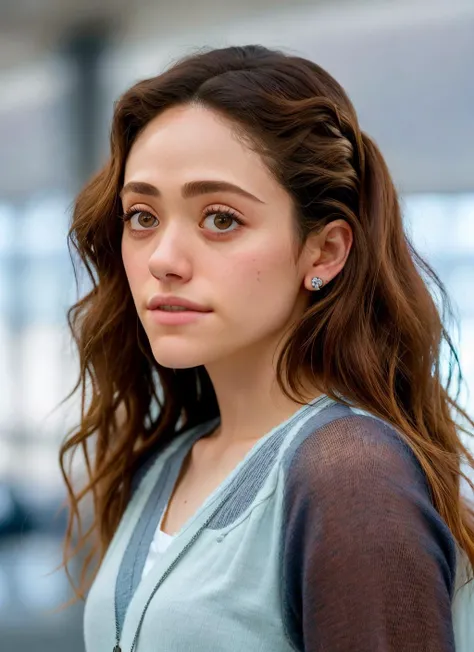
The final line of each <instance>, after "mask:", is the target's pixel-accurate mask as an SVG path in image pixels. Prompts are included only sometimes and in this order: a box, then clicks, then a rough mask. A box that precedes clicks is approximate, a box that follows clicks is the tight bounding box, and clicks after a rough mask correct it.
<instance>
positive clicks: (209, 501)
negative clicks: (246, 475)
mask: <svg viewBox="0 0 474 652" xmlns="http://www.w3.org/2000/svg"><path fill="white" fill-rule="evenodd" d="M326 400H331V399H329V397H328V396H327V395H326V394H321V395H320V396H318V397H316V398H314V399H312V400H311V401H309V402H308V403H305V404H304V405H302V406H301V407H300V408H299V409H298V410H296V412H293V414H292V415H290V416H289V417H288V418H287V419H285V420H284V421H281V422H280V423H279V424H277V425H276V426H274V427H273V428H272V429H271V430H269V431H268V432H267V433H265V434H264V435H262V436H261V437H260V438H259V439H257V441H256V442H255V443H254V444H253V446H251V448H249V450H248V451H247V452H246V453H245V455H244V457H243V458H242V459H241V460H240V461H239V462H238V463H237V464H236V466H235V467H234V468H233V469H232V470H231V471H230V473H229V474H228V475H227V476H226V477H225V478H224V479H223V480H222V481H221V482H220V483H219V484H218V485H217V487H216V488H215V489H214V490H213V491H212V492H211V493H210V494H209V495H208V496H207V497H206V499H205V500H204V501H203V502H202V503H201V505H200V506H199V507H198V508H197V509H196V511H195V512H194V513H193V514H192V515H191V516H190V517H189V518H188V519H187V520H186V521H185V522H184V523H183V525H182V526H181V528H180V529H179V530H178V531H177V532H175V534H173V535H169V534H167V533H166V532H163V534H165V535H167V536H171V538H172V542H171V543H170V545H172V543H173V542H174V541H176V540H178V539H179V537H180V536H181V535H182V534H184V533H185V532H186V531H187V530H188V529H189V527H190V526H191V525H192V524H193V523H194V522H195V521H196V519H198V518H200V516H201V515H202V513H203V512H204V511H205V510H207V509H208V508H210V507H211V505H213V504H214V503H215V502H216V500H218V498H219V496H220V495H221V494H222V493H223V492H224V491H225V489H226V488H227V487H228V485H229V484H230V483H231V482H233V480H234V478H235V477H236V476H237V475H238V474H239V473H240V471H241V470H242V469H243V468H244V467H245V466H246V464H247V463H248V462H249V461H250V460H251V459H252V457H253V456H254V455H255V454H256V453H257V451H258V450H259V449H260V448H261V446H263V445H264V444H265V442H267V441H268V440H269V439H271V437H272V436H274V435H275V434H276V433H278V432H280V430H281V429H282V428H284V427H285V426H288V425H289V424H290V423H291V422H292V421H295V422H296V421H297V420H298V419H299V418H300V417H301V415H302V414H304V412H306V411H307V410H309V409H310V408H312V407H313V406H314V405H318V404H319V403H323V404H324V403H325V402H326ZM219 425H220V419H218V420H217V424H216V421H213V423H212V424H211V427H210V428H209V429H207V428H206V429H205V430H204V431H202V432H198V433H197V435H196V436H195V437H191V438H190V439H189V440H188V441H186V442H185V443H184V444H183V448H184V456H183V457H182V460H181V463H180V465H179V469H178V471H177V475H176V478H175V481H174V483H173V486H172V487H171V492H169V493H168V496H167V497H166V504H165V507H164V510H166V509H167V508H168V504H169V501H170V500H171V496H172V495H173V493H174V491H175V488H176V484H177V482H178V479H179V476H180V474H181V469H182V467H183V464H184V463H185V461H186V459H187V457H188V455H189V454H190V452H191V450H192V447H193V446H194V444H196V443H197V442H198V441H199V440H200V439H203V438H204V437H207V436H209V435H210V434H211V433H212V432H213V431H214V430H215V429H216V428H218V427H219ZM183 448H180V449H178V451H177V452H181V453H182V452H183ZM163 514H164V511H163V513H162V515H163ZM160 522H161V518H160Z"/></svg>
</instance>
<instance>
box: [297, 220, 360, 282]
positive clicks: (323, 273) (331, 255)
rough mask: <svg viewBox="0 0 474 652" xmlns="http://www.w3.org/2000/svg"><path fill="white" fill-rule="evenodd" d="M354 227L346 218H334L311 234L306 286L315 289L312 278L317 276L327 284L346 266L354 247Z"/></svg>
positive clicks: (308, 242) (306, 251)
mask: <svg viewBox="0 0 474 652" xmlns="http://www.w3.org/2000/svg"><path fill="white" fill-rule="evenodd" d="M352 241H353V234H352V229H351V227H350V226H349V224H348V223H347V222H346V221H345V220H334V221H333V222H330V223H329V224H326V226H325V227H324V228H323V229H322V230H321V231H320V232H319V233H314V234H310V235H309V236H308V239H307V241H306V243H305V247H304V249H305V252H304V255H303V258H302V259H304V267H303V273H304V286H305V288H306V289H307V290H311V291H313V287H312V286H311V279H312V278H314V277H315V276H317V277H319V278H321V279H322V281H323V284H324V285H326V284H327V283H329V281H331V280H332V279H333V278H334V277H335V276H337V274H339V272H340V271H341V269H342V268H343V267H344V265H345V262H346V260H347V257H348V255H349V252H350V250H351V247H352Z"/></svg>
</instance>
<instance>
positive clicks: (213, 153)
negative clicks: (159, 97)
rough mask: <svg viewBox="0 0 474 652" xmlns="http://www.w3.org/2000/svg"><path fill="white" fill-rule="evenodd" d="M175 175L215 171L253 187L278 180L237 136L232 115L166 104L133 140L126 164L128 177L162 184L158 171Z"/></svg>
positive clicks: (192, 175)
mask: <svg viewBox="0 0 474 652" xmlns="http://www.w3.org/2000/svg"><path fill="white" fill-rule="evenodd" d="M177 174H179V175H181V176H185V177H190V178H189V179H188V178H186V180H191V178H204V177H207V176H208V175H211V176H209V178H225V179H226V180H227V181H231V182H232V181H233V182H235V183H238V182H240V183H242V182H244V181H245V182H246V183H247V184H251V185H252V186H253V187H254V189H256V188H257V187H258V186H262V185H264V186H265V185H270V186H273V188H274V185H277V184H276V181H274V179H273V177H272V175H271V173H270V172H269V170H268V168H267V167H266V165H265V163H264V162H263V160H262V158H261V157H260V156H259V155H258V154H257V153H256V152H254V151H253V150H252V149H251V148H250V147H249V146H248V145H247V144H245V142H244V141H243V139H242V138H239V137H238V136H237V134H236V130H235V129H234V126H233V125H232V123H231V122H230V120H228V119H226V118H224V117H223V116H221V115H219V114H218V113H217V112H215V111H212V110H211V109H208V108H204V107H202V106H194V105H186V106H179V107H173V108H171V109H167V110H166V111H164V112H163V113H161V114H160V115H158V116H157V117H156V118H154V119H153V120H151V121H150V122H149V123H148V124H147V125H146V127H145V128H144V129H143V131H142V132H141V133H140V134H139V136H138V137H137V139H136V140H135V142H134V144H133V145H132V148H131V150H130V153H129V156H128V158H127V161H126V165H125V181H126V182H128V181H130V180H140V181H146V180H148V181H150V182H153V181H155V182H157V183H158V180H157V179H156V175H159V176H160V177H163V179H164V180H166V179H168V178H170V177H171V176H172V175H177ZM196 175H198V177H196ZM203 175H204V177H203ZM146 177H147V178H146ZM151 177H154V179H152V178H151Z"/></svg>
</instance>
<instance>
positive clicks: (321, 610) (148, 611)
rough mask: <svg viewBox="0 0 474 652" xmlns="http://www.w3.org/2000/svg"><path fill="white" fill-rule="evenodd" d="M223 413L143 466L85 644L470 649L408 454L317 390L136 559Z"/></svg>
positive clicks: (466, 602) (441, 534) (107, 648)
mask: <svg viewBox="0 0 474 652" xmlns="http://www.w3.org/2000/svg"><path fill="white" fill-rule="evenodd" d="M218 423H219V419H214V420H211V421H208V422H206V423H204V424H201V425H199V426H196V427H195V428H192V429H190V430H188V431H187V432H185V433H183V434H181V435H179V436H177V437H176V438H175V439H174V440H173V441H172V442H171V443H170V444H168V445H167V446H166V447H165V448H164V449H163V450H161V451H159V453H157V454H156V455H155V456H154V457H153V458H151V459H150V460H149V462H148V463H147V464H146V465H144V467H143V468H142V470H141V472H140V473H139V474H138V476H137V478H136V482H135V490H134V493H133V495H132V497H131V500H130V502H129V504H128V506H127V508H126V510H125V513H124V515H123V517H122V519H121V522H120V524H119V527H118V529H117V531H116V533H115V536H114V538H113V540H112V542H111V544H110V546H109V548H108V551H107V554H106V556H105V558H104V560H103V562H102V564H101V567H100V569H99V572H98V574H97V576H96V578H95V581H94V584H93V586H92V588H91V590H90V592H89V595H88V598H87V601H86V607H85V614H84V633H85V643H86V652H113V650H114V649H115V646H118V647H117V648H116V649H117V650H118V649H120V650H121V652H152V651H153V652H155V651H156V652H158V651H163V652H188V651H189V652H214V651H215V652H218V651H219V652H220V651H224V650H226V651H227V650H228V651H229V652H294V651H298V652H323V651H324V652H326V651H327V652H395V651H397V652H400V651H401V650H403V651H404V652H451V651H453V650H455V649H456V650H457V651H458V652H468V651H469V650H470V651H471V652H472V650H474V639H472V623H473V621H474V612H473V611H471V609H472V605H473V604H474V600H472V596H471V595H470V594H469V596H468V595H467V590H468V589H467V588H464V589H460V588H459V586H460V582H459V577H457V574H456V573H457V572H458V575H459V568H458V564H457V559H458V558H459V553H458V551H457V548H456V545H455V542H454V539H453V537H452V534H451V532H450V530H449V529H448V527H447V525H446V523H445V522H444V521H443V520H442V518H441V517H440V515H439V514H438V512H437V511H436V510H435V508H434V507H433V504H432V501H431V497H430V491H429V487H428V484H427V481H426V478H425V476H424V473H423V471H422V469H421V467H420V465H419V463H418V461H417V460H416V458H415V456H414V455H413V453H412V452H411V450H410V448H409V447H408V445H407V444H406V443H405V441H404V439H403V437H402V436H401V435H400V434H399V433H398V432H397V431H396V430H395V429H394V428H393V427H392V426H391V425H389V424H388V423H386V422H384V421H382V420H380V419H378V418H375V417H373V416H371V415H370V414H367V413H364V412H363V411H361V410H357V409H355V408H353V407H350V406H347V405H344V404H343V403H342V402H337V401H334V400H332V399H330V398H329V397H327V396H322V397H319V398H318V399H315V400H313V401H311V402H310V403H308V404H307V405H305V406H303V407H302V408H300V409H299V410H298V411H297V412H296V413H295V414H294V415H292V417H290V418H289V419H287V420H286V421H284V422H283V423H281V424H279V425H278V426H277V427H276V428H273V429H272V430H271V431H270V432H269V433H267V434H266V435H265V436H264V437H262V438H261V439H260V440H259V441H258V442H257V443H256V444H255V445H254V446H253V448H252V449H251V450H250V451H249V452H248V453H247V455H246V456H245V458H244V459H243V460H242V461H241V462H240V463H239V464H238V465H237V466H236V468H235V469H234V470H233V471H232V473H231V474H230V475H229V476H228V477H227V478H226V479H225V480H224V481H223V482H222V483H221V484H220V485H219V487H217V489H216V490H215V491H214V492H213V493H212V494H211V495H210V496H209V497H208V498H207V499H206V500H205V502H204V504H203V505H202V506H201V507H200V508H199V509H198V510H197V512H196V513H195V514H194V515H193V516H192V517H191V518H190V519H189V520H188V521H187V522H186V523H185V524H184V525H183V527H182V528H181V530H180V531H179V532H178V533H177V535H176V536H174V537H173V538H172V540H171V541H170V542H169V545H168V546H167V547H166V549H165V550H163V551H162V552H161V554H159V555H156V557H155V559H154V563H153V564H152V565H151V566H150V567H149V568H147V572H146V573H144V568H145V564H146V562H147V559H149V557H150V546H151V544H152V541H153V538H154V535H155V532H156V529H157V527H158V524H159V523H160V520H161V517H162V515H163V511H164V508H165V506H166V505H167V503H168V501H169V499H170V496H171V494H172V492H173V488H174V486H175V483H176V481H177V479H178V476H179V472H180V468H181V465H182V463H183V461H184V459H185V458H186V456H187V453H188V452H189V450H190V449H191V447H192V446H193V444H194V443H195V442H196V441H197V440H198V439H199V438H200V437H203V436H205V435H206V434H208V433H210V432H211V431H212V430H213V429H214V428H215V427H216V425H218ZM458 594H459V595H458ZM471 617H472V618H471Z"/></svg>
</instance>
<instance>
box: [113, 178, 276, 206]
mask: <svg viewBox="0 0 474 652" xmlns="http://www.w3.org/2000/svg"><path fill="white" fill-rule="evenodd" d="M127 192H135V193H137V194H139V195H148V196H150V197H161V193H160V191H159V190H158V188H157V187H156V186H154V185H152V184H151V183H145V182H144V181H129V183H126V184H125V185H124V187H123V188H122V190H121V191H120V198H122V197H123V195H124V194H126V193H127ZM213 192H231V193H234V194H235V195H241V196H242V197H246V198H247V199H251V200H252V201H256V202H259V203H260V204H264V203H265V202H264V201H262V200H261V199H259V198H258V197H255V195H252V194H251V193H250V192H248V191H247V190H244V189H243V188H241V187H240V186H236V185H235V184H234V183H230V182H229V181H217V180H211V179H209V180H204V181H189V182H188V183H185V184H184V186H183V187H182V189H181V194H182V196H183V198H184V199H191V198H192V197H197V196H199V195H208V194H211V193H213Z"/></svg>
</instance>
